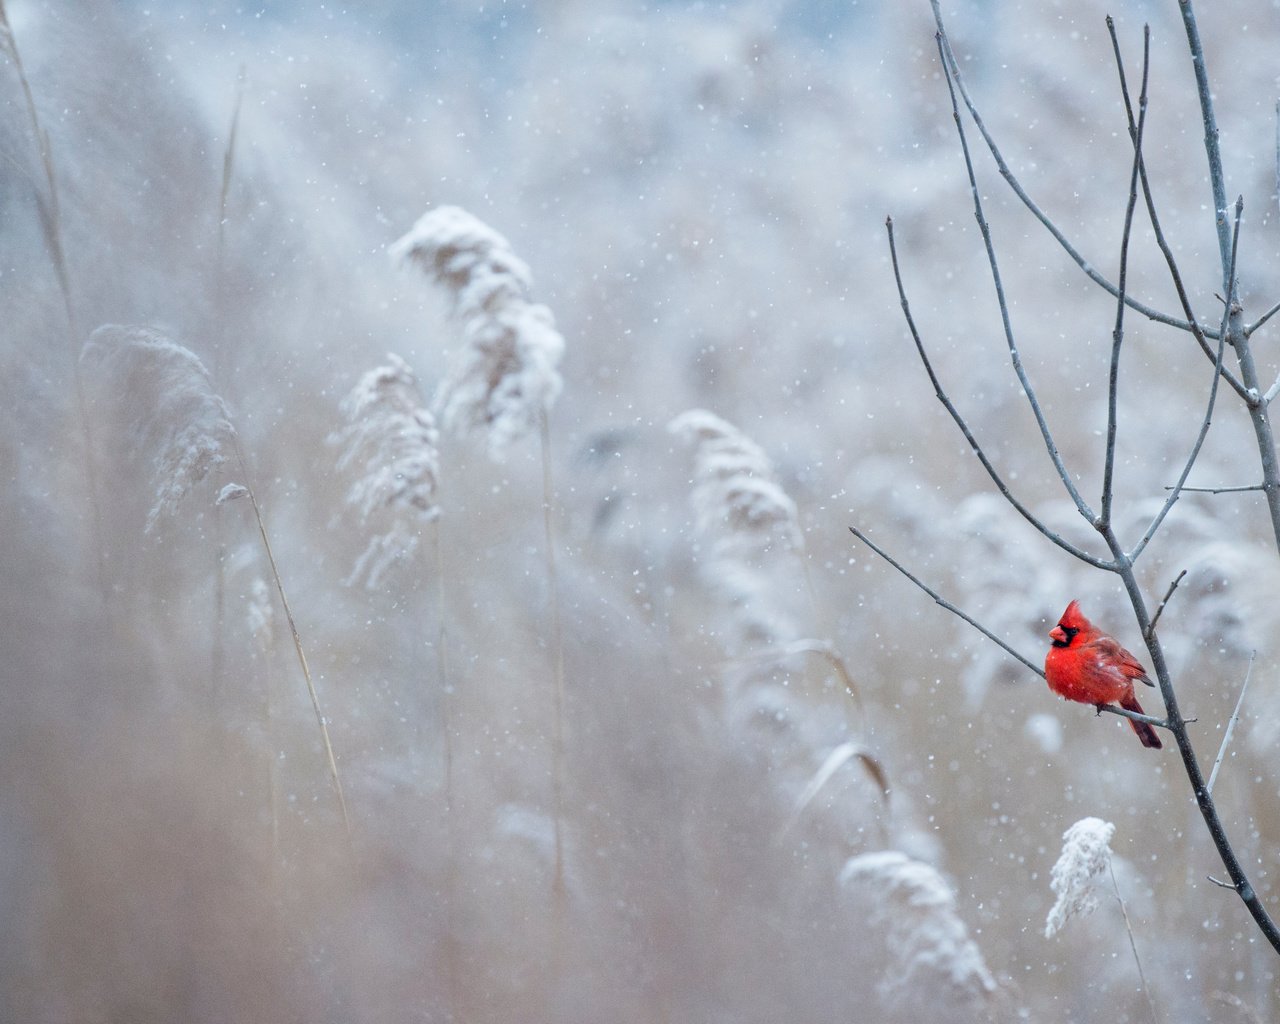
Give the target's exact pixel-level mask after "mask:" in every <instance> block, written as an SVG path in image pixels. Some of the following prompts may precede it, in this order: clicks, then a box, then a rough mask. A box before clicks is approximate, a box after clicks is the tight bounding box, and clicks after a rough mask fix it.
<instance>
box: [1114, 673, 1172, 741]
mask: <svg viewBox="0 0 1280 1024" xmlns="http://www.w3.org/2000/svg"><path fill="white" fill-rule="evenodd" d="M1120 706H1121V707H1122V708H1124V709H1125V710H1126V711H1136V712H1137V713H1138V714H1140V715H1145V714H1146V712H1145V711H1143V710H1142V705H1141V704H1139V703H1138V698H1137V697H1135V696H1134V695H1133V689H1132V687H1131V688H1130V689H1129V692H1128V693H1127V694H1125V696H1123V697H1121V698H1120ZM1129 724H1130V725H1131V726H1133V731H1134V732H1136V733H1137V734H1138V739H1140V740H1141V741H1142V745H1143V746H1144V747H1154V748H1155V749H1156V750H1159V749H1160V748H1161V747H1162V746H1164V744H1163V743H1161V742H1160V737H1159V736H1157V735H1156V730H1155V727H1154V726H1151V725H1148V724H1147V723H1146V722H1135V721H1134V720H1133V719H1132V718H1131V719H1129Z"/></svg>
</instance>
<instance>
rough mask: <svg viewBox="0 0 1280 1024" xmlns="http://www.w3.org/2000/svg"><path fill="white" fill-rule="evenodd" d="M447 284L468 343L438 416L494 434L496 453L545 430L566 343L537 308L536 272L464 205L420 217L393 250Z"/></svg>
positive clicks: (444, 389)
mask: <svg viewBox="0 0 1280 1024" xmlns="http://www.w3.org/2000/svg"><path fill="white" fill-rule="evenodd" d="M391 255H392V256H393V257H394V258H395V259H396V260H397V261H399V262H405V263H412V264H414V265H416V266H418V267H420V268H421V269H422V271H423V272H424V273H425V274H426V275H427V276H428V277H429V278H431V279H432V280H434V281H436V282H437V283H439V284H440V285H442V286H443V287H444V288H445V289H446V290H447V291H448V292H449V294H450V296H451V298H452V301H453V311H454V315H455V316H457V318H458V319H459V320H460V321H461V322H462V326H463V333H464V337H465V340H466V345H465V346H464V347H463V350H462V352H461V354H460V356H459V358H458V360H457V361H456V363H455V365H454V367H453V369H452V371H451V372H450V373H449V375H448V376H447V377H446V378H445V379H444V380H443V381H442V382H441V384H440V389H439V391H438V392H437V394H436V399H435V408H436V411H437V413H438V414H439V416H440V421H441V424H442V425H443V426H444V427H445V428H446V429H448V430H454V431H458V432H459V433H466V432H468V431H471V430H476V429H483V430H485V431H487V433H488V441H489V454H490V455H491V456H492V457H493V458H495V459H497V458H501V457H502V455H503V454H504V452H505V451H506V449H507V447H508V446H509V445H510V444H511V443H512V442H514V441H518V440H519V439H520V438H522V437H524V436H525V435H527V434H529V433H531V432H533V431H534V430H536V429H537V428H538V425H539V420H540V418H541V416H542V414H543V413H544V412H545V411H546V410H548V409H550V408H551V406H552V404H553V403H554V402H555V400H556V398H557V396H558V395H559V394H560V388H561V379H560V370H559V366H560V358H561V356H562V355H563V354H564V338H563V337H561V335H560V332H559V331H557V330H556V327H555V320H554V319H553V318H552V315H551V311H550V310H549V309H547V307H546V306H543V305H539V304H537V303H534V302H531V301H530V298H529V296H530V288H531V284H532V277H531V275H530V273H529V267H528V266H527V265H526V264H525V262H524V261H523V260H521V259H520V258H519V257H518V256H516V254H515V253H514V252H513V251H512V250H511V243H509V242H508V241H507V240H506V239H505V238H503V237H502V235H500V234H498V232H496V231H494V230H493V228H491V227H489V226H488V225H487V224H485V223H484V222H483V221H481V220H479V219H478V218H476V217H474V216H472V215H471V214H470V213H468V212H467V211H466V210H463V209H460V208H459V207H457V206H441V207H437V208H436V209H434V210H432V211H430V212H429V213H427V214H425V215H424V216H423V217H421V218H420V219H419V220H418V222H417V223H416V224H415V225H414V226H413V227H412V228H411V229H410V230H409V232H408V233H407V234H406V235H404V237H402V238H401V239H400V240H399V241H397V242H396V243H395V244H394V245H392V247H391Z"/></svg>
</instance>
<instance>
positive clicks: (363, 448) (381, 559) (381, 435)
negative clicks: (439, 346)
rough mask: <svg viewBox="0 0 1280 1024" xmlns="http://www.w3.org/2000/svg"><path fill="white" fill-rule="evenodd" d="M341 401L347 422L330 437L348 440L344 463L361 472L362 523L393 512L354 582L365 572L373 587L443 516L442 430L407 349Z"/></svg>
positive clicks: (356, 498)
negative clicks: (422, 529)
mask: <svg viewBox="0 0 1280 1024" xmlns="http://www.w3.org/2000/svg"><path fill="white" fill-rule="evenodd" d="M339 408H340V409H341V411H342V414H343V416H344V417H345V418H346V419H347V426H346V427H344V428H343V429H342V430H340V431H337V432H336V433H334V434H333V435H331V437H330V438H329V441H330V443H332V444H336V445H340V446H342V454H341V455H340V456H339V457H338V468H339V469H340V470H347V469H351V468H353V467H354V468H355V469H356V470H357V471H358V474H359V475H358V476H357V478H356V481H355V483H353V484H352V485H351V489H350V491H348V493H347V503H348V504H349V505H351V506H352V507H353V508H354V509H355V510H356V511H357V513H358V514H359V516H360V521H361V523H368V522H369V520H370V518H371V517H373V516H375V515H377V514H379V513H385V514H386V516H387V518H388V519H389V523H388V525H387V526H386V528H385V529H384V530H381V531H380V532H378V533H376V534H375V535H374V536H373V537H372V538H371V539H370V541H369V544H368V547H366V549H365V551H364V553H363V554H362V555H361V556H360V558H359V559H358V560H357V561H356V565H355V569H354V570H353V572H352V574H351V577H350V578H349V579H348V581H347V582H348V583H351V582H353V581H355V580H358V579H364V580H365V583H366V586H368V587H369V588H370V589H372V588H375V587H377V586H378V583H379V581H380V579H381V578H382V574H383V573H384V572H385V571H386V570H387V569H388V568H389V567H390V566H392V565H393V564H396V563H398V562H402V561H404V560H405V559H407V558H409V557H410V556H411V555H412V554H413V552H414V551H415V550H416V549H417V547H418V528H419V527H420V526H421V525H422V524H424V523H429V522H432V521H433V520H435V519H436V518H437V517H438V516H439V515H440V506H439V504H438V503H437V501H436V490H437V487H438V486H439V480H440V453H439V450H438V448H437V443H438V440H439V433H438V431H437V430H436V424H435V418H434V417H433V416H432V415H431V413H430V411H429V410H427V409H426V408H424V407H423V406H422V404H421V395H420V393H419V390H418V380H417V377H416V376H415V375H414V373H413V370H412V369H411V368H410V367H409V364H408V363H406V362H405V361H404V360H403V359H401V358H400V357H399V356H397V355H395V354H394V353H390V354H388V356H387V362H386V365H384V366H379V367H376V368H374V369H372V370H370V371H369V372H368V373H366V374H365V375H364V376H363V377H361V378H360V380H359V382H358V383H357V384H356V386H355V387H354V388H353V389H352V390H351V393H350V394H348V395H347V397H346V398H344V399H343V400H342V403H341V405H340V406H339Z"/></svg>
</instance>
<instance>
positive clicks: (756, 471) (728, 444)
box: [667, 409, 801, 548]
mask: <svg viewBox="0 0 1280 1024" xmlns="http://www.w3.org/2000/svg"><path fill="white" fill-rule="evenodd" d="M667 429H668V430H670V431H671V432H672V433H673V434H676V435H678V436H679V437H680V438H682V439H683V440H685V441H687V442H691V443H693V445H694V456H693V457H694V470H693V493H692V500H693V509H694V514H695V515H696V516H697V521H698V529H699V530H700V531H701V532H702V533H704V534H706V535H707V536H708V537H712V538H715V543H716V544H717V546H719V547H721V548H724V547H734V546H739V545H741V544H743V543H744V542H745V543H747V544H748V545H750V546H753V547H754V546H758V545H763V546H769V545H770V544H772V543H773V542H774V541H775V540H777V541H780V542H782V543H783V544H785V545H787V546H789V547H794V548H798V547H800V544H801V534H800V522H799V516H798V514H797V512H796V504H795V502H794V501H792V500H791V498H790V497H789V496H788V495H787V492H786V491H784V490H783V489H782V486H781V484H779V483H778V481H777V477H776V474H775V473H774V469H773V463H772V462H770V461H769V457H768V456H767V455H765V453H764V449H762V448H761V447H760V446H759V445H758V444H756V443H755V442H754V441H752V440H751V438H749V437H747V435H746V434H744V433H743V432H742V431H740V430H739V429H738V428H737V427H735V426H734V425H733V424H732V423H729V422H727V421H726V420H722V419H721V418H720V417H719V416H717V415H715V414H714V413H710V412H707V411H706V410H705V409H690V410H689V411H688V412H683V413H681V414H680V415H679V416H677V417H676V418H675V419H673V420H672V421H671V423H670V424H669V426H668V428H667Z"/></svg>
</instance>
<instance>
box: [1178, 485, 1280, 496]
mask: <svg viewBox="0 0 1280 1024" xmlns="http://www.w3.org/2000/svg"><path fill="white" fill-rule="evenodd" d="M1266 489H1267V485H1266V484H1241V485H1240V486H1238V487H1184V488H1182V491H1183V493H1184V494H1186V493H1191V494H1239V493H1241V492H1243V491H1265V490H1266ZM1165 490H1166V491H1171V490H1173V488H1172V487H1166V488H1165Z"/></svg>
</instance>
